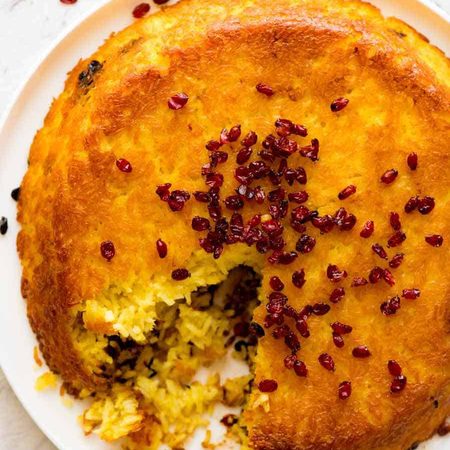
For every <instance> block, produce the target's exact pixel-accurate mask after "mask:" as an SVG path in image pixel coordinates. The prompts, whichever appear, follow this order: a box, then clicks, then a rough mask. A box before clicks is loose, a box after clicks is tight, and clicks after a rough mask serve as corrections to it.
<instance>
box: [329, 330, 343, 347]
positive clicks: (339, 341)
mask: <svg viewBox="0 0 450 450" xmlns="http://www.w3.org/2000/svg"><path fill="white" fill-rule="evenodd" d="M332 336H333V344H334V345H335V346H336V347H337V348H342V347H343V346H344V345H345V342H344V338H343V337H342V336H341V335H340V334H338V333H336V332H334V331H333V333H332Z"/></svg>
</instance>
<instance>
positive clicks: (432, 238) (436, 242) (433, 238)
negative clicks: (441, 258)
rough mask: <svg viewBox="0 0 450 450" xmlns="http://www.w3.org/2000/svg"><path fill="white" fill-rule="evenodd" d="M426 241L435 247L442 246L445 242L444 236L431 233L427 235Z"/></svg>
mask: <svg viewBox="0 0 450 450" xmlns="http://www.w3.org/2000/svg"><path fill="white" fill-rule="evenodd" d="M425 242H427V243H428V244H430V245H431V246H433V247H440V246H441V245H442V244H443V243H444V238H443V237H442V236H441V235H440V234H429V235H428V236H425Z"/></svg>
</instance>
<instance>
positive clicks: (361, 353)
mask: <svg viewBox="0 0 450 450" xmlns="http://www.w3.org/2000/svg"><path fill="white" fill-rule="evenodd" d="M371 354H372V353H370V350H369V349H368V348H367V346H365V345H358V346H357V347H355V348H354V349H353V350H352V355H353V356H354V357H355V358H368V357H369V356H370V355H371Z"/></svg>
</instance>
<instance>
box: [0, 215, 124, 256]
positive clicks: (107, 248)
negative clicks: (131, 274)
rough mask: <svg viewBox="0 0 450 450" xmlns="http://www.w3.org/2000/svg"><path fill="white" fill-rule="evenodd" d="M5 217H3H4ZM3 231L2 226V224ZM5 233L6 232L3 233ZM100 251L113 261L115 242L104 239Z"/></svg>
mask: <svg viewBox="0 0 450 450" xmlns="http://www.w3.org/2000/svg"><path fill="white" fill-rule="evenodd" d="M2 219H3V217H2ZM0 231H1V226H0ZM2 234H4V233H2ZM100 253H101V255H102V256H103V258H105V259H106V260H107V261H108V262H109V261H111V260H112V259H113V258H114V255H115V254H116V249H115V247H114V244H113V243H112V242H111V241H103V242H102V243H101V244H100Z"/></svg>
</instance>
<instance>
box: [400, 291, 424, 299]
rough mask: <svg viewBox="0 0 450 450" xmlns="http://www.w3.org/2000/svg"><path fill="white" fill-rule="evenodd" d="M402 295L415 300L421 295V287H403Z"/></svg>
mask: <svg viewBox="0 0 450 450" xmlns="http://www.w3.org/2000/svg"><path fill="white" fill-rule="evenodd" d="M402 297H403V298H406V299H407V300H415V299H417V298H419V297H420V289H416V288H412V289H403V292H402Z"/></svg>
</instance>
